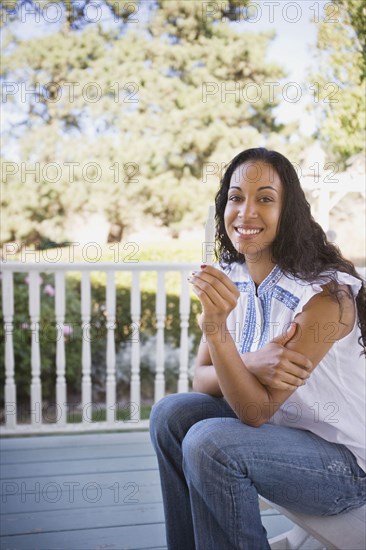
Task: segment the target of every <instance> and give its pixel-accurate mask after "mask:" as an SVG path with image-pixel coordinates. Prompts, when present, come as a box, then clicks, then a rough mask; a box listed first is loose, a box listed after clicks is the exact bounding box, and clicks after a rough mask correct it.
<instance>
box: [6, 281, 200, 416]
mask: <svg viewBox="0 0 366 550" xmlns="http://www.w3.org/2000/svg"><path fill="white" fill-rule="evenodd" d="M26 276H27V274H25V273H16V274H15V275H14V302H15V303H14V360H15V381H16V385H17V401H18V403H19V404H21V403H26V402H29V394H30V382H31V332H30V329H29V328H27V327H29V324H30V319H29V315H28V284H27V282H26V281H25V279H26ZM154 276H155V277H156V274H153V273H146V274H143V275H142V280H141V283H142V285H141V288H142V291H141V302H142V303H141V334H140V340H141V345H144V343H146V342H147V341H148V339H149V338H151V337H153V335H154V334H155V333H156V318H155V299H156V294H155V290H154V287H155V288H156V285H155V283H154V280H153V279H154ZM41 277H42V279H43V280H42V284H41V319H40V349H41V379H42V396H43V401H47V402H48V403H54V402H55V384H56V337H57V331H56V327H55V314H54V297H53V296H50V295H47V294H45V292H44V291H45V288H46V286H47V285H51V286H52V287H54V276H53V275H52V274H41ZM127 278H128V275H127V274H118V276H117V279H116V281H117V282H116V296H117V303H116V320H117V330H116V331H115V345H116V351H117V352H118V351H121V350H123V349H126V347H128V343H129V341H131V338H132V337H133V333H132V330H131V318H130V289H129V284H128V282H126V281H127ZM91 281H92V314H91V333H90V338H91V348H92V381H93V388H94V390H95V391H94V398H95V397H96V398H98V397H99V398H101V399H102V398H103V386H104V383H105V373H106V327H105V323H106V317H105V304H106V298H105V296H106V286H105V275H104V274H100V273H98V274H97V273H95V274H94V273H93V274H92V277H91ZM167 282H168V283H169V284H167V288H168V291H167V318H166V330H165V340H166V342H168V343H169V344H170V346H171V347H172V348H178V347H179V341H180V326H179V325H180V318H179V290H178V286H177V276H176V275H175V279H174V275H173V274H172V275H170V274H169V275H168V277H167ZM48 288H49V287H48ZM80 305H81V296H80V274H78V275H75V274H73V273H69V274H68V275H67V277H66V316H65V324H67V325H69V326H71V327H72V328H73V332H72V334H70V335H68V336H66V337H65V340H66V343H65V352H66V380H67V390H68V396H67V398H68V401H73V402H75V401H77V400H78V399H79V398H80V392H81V350H82V331H81V314H80ZM200 310H201V306H200V304H199V302H198V300H197V298H195V297H192V300H191V312H190V319H189V334H190V335H191V339H192V346H191V348H192V349H191V351H190V358H191V359H192V358H193V356H194V355H195V353H196V351H197V347H198V344H199V340H200V337H201V333H200V329H199V327H198V325H197V321H196V317H197V314H198V313H199V311H200ZM1 326H2V327H3V323H1ZM2 330H3V328H2ZM0 353H1V357H4V334H2V338H1V343H0ZM3 363H4V361H1V370H0V383H1V396H0V397H1V406H2V407H3V403H4V395H3V390H4V377H5V372H4V365H3ZM126 368H129V365H126ZM177 370H178V364H176V365H175V367H174V365H173V368H171V369H168V370H167V372H166V382H167V390H168V391H176V381H177ZM153 379H154V373H153V372H152V370H151V365H149V364H144V362H142V364H141V381H142V396H143V397H144V396H145V397H147V398H148V397H151V396H152V392H153ZM95 388H97V390H96V389H95ZM128 390H129V381H128V380H127V379H126V376H124V377H123V376H120V377H119V382H118V387H117V395H119V396H123V395H127V392H128Z"/></svg>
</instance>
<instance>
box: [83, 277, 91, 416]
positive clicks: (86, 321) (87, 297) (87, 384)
mask: <svg viewBox="0 0 366 550" xmlns="http://www.w3.org/2000/svg"><path fill="white" fill-rule="evenodd" d="M90 310H91V288H90V274H89V272H88V271H83V272H82V277H81V321H82V329H83V342H82V351H81V363H82V384H81V393H82V407H83V422H90V416H89V415H88V409H89V407H90V406H91V400H92V399H91V376H90V373H91V345H90V340H91V326H90Z"/></svg>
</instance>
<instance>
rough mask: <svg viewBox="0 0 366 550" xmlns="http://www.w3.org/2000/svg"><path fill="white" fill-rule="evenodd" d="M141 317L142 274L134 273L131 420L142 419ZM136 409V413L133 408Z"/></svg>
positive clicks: (132, 294)
mask: <svg viewBox="0 0 366 550" xmlns="http://www.w3.org/2000/svg"><path fill="white" fill-rule="evenodd" d="M140 317H141V293H140V273H139V272H138V271H133V272H132V289H131V320H132V342H131V414H132V415H133V418H131V420H136V421H140V419H141V387H140V386H141V382H140ZM134 407H136V412H135V411H134V410H133V408H134Z"/></svg>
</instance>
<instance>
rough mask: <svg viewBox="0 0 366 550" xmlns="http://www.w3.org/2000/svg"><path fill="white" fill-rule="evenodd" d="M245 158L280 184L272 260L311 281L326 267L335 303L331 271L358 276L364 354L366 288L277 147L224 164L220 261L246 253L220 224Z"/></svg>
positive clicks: (218, 219)
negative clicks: (280, 200)
mask: <svg viewBox="0 0 366 550" xmlns="http://www.w3.org/2000/svg"><path fill="white" fill-rule="evenodd" d="M248 161H253V162H254V161H261V162H264V163H266V164H269V165H271V166H272V168H273V169H274V170H275V171H276V172H277V174H278V176H279V178H280V180H281V183H282V185H283V191H284V192H283V204H282V212H281V216H280V220H279V225H278V231H277V235H276V238H275V240H274V241H273V243H272V248H271V252H272V259H273V261H274V262H275V263H276V264H277V265H278V266H279V267H280V268H281V270H282V271H283V272H284V273H286V274H287V275H289V276H293V277H296V278H299V279H302V280H304V281H308V282H309V283H311V282H312V281H314V280H316V279H317V278H318V277H319V275H321V274H324V273H325V272H326V274H327V278H329V281H330V282H329V290H330V293H331V294H332V295H333V296H334V297H335V298H336V299H337V301H338V303H340V298H339V286H338V284H337V280H336V274H335V272H336V271H342V272H344V273H348V274H349V275H353V277H356V279H359V280H360V281H361V284H362V286H361V289H360V291H359V293H358V295H357V297H356V305H357V311H358V325H359V327H360V329H361V337H360V339H359V343H360V345H361V346H362V348H363V353H364V354H366V287H365V281H364V280H363V279H362V277H361V276H360V275H359V274H358V273H357V271H356V269H355V266H354V265H353V263H352V262H350V261H349V260H347V259H345V258H344V257H343V256H342V253H341V252H340V250H339V248H338V247H337V246H335V245H334V244H333V243H330V242H329V241H328V240H327V237H326V234H325V232H324V231H323V229H322V228H321V226H320V225H319V224H318V223H317V222H316V221H315V220H314V218H313V216H312V215H311V211H310V204H309V203H308V201H307V200H306V197H305V194H304V191H303V190H302V188H301V185H300V181H299V178H298V176H297V173H296V170H295V169H294V167H293V165H292V164H291V162H290V161H289V160H288V159H287V158H286V157H284V156H283V155H281V153H278V152H276V151H270V150H268V149H265V148H263V147H259V148H255V149H247V150H246V151H242V152H241V153H239V154H238V155H237V156H236V157H235V158H233V160H232V161H231V162H230V163H229V165H228V166H227V168H226V170H225V173H224V175H223V178H222V180H221V183H220V188H219V190H218V192H217V194H216V198H215V203H216V256H217V258H218V260H219V262H220V264H221V265H228V264H232V263H234V262H237V263H245V257H244V255H243V254H240V253H239V252H238V251H237V250H236V249H235V248H234V246H233V245H232V243H231V241H230V239H229V237H228V235H227V233H226V229H225V222H224V212H225V208H226V204H227V200H228V189H229V187H230V180H231V176H232V174H233V172H234V171H235V170H236V168H237V167H238V166H241V165H242V164H244V163H246V162H248Z"/></svg>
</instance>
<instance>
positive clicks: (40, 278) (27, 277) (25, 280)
mask: <svg viewBox="0 0 366 550" xmlns="http://www.w3.org/2000/svg"><path fill="white" fill-rule="evenodd" d="M24 282H25V284H27V285H29V275H27V276H26V277H24ZM38 283H39V284H40V285H41V284H42V283H43V279H42V277H41V276H40V275H38Z"/></svg>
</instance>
